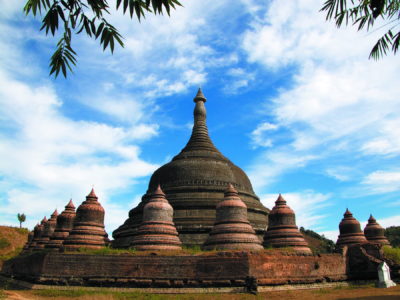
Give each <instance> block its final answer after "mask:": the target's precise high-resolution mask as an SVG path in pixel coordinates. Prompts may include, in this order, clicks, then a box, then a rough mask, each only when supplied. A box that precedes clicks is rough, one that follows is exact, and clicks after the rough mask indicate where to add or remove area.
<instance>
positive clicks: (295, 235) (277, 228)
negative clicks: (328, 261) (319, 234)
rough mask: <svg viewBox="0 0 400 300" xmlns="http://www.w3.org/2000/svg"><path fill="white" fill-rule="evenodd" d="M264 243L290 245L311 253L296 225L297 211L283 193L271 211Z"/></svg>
mask: <svg viewBox="0 0 400 300" xmlns="http://www.w3.org/2000/svg"><path fill="white" fill-rule="evenodd" d="M263 245H264V247H274V248H285V247H290V248H292V249H293V250H295V251H296V252H301V253H307V254H311V249H310V248H309V246H308V244H307V242H306V240H305V239H304V237H303V235H302V234H301V233H300V231H299V229H298V228H297V226H296V216H295V213H294V211H293V210H292V209H291V208H290V207H289V206H288V205H287V204H286V200H285V199H284V198H283V197H282V195H281V194H279V197H278V199H277V200H276V201H275V206H274V207H273V208H272V210H271V211H270V213H269V225H268V229H267V231H266V233H265V236H264V243H263Z"/></svg>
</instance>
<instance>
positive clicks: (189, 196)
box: [113, 89, 269, 247]
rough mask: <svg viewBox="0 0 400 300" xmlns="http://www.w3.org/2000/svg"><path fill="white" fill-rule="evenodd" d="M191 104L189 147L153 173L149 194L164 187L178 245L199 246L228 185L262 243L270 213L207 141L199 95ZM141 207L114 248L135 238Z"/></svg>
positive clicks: (132, 214) (244, 179)
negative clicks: (236, 195)
mask: <svg viewBox="0 0 400 300" xmlns="http://www.w3.org/2000/svg"><path fill="white" fill-rule="evenodd" d="M194 102H195V103H196V104H195V108H194V112H193V116H194V122H193V130H192V134H191V137H190V139H189V141H188V143H187V144H186V146H185V147H184V148H183V149H182V151H181V152H180V153H179V154H178V155H176V156H175V157H174V158H173V159H172V161H170V162H169V163H167V164H165V165H163V166H162V167H160V168H159V169H157V170H156V171H155V172H154V173H153V175H152V176H151V179H150V183H149V186H148V191H154V190H155V189H156V188H157V185H158V184H160V185H161V186H162V187H163V191H164V192H165V194H166V197H167V199H168V201H169V203H170V204H171V205H172V207H173V208H174V223H175V225H176V228H177V230H178V232H179V237H180V239H181V241H182V243H183V244H184V245H187V246H193V245H198V246H202V245H203V244H204V242H205V241H206V239H207V237H208V234H209V232H210V231H211V229H212V227H213V225H214V223H215V216H216V206H217V204H218V202H220V200H221V199H222V198H223V195H224V190H225V188H226V186H227V184H228V183H232V184H233V185H234V186H235V187H236V189H237V190H238V193H239V196H240V198H241V199H242V200H243V202H244V203H245V204H246V206H247V209H248V218H249V222H250V224H251V225H252V226H253V228H254V229H255V231H256V234H257V235H258V236H259V238H262V236H263V234H264V232H265V228H266V226H267V215H268V211H269V210H268V209H267V208H265V207H264V206H263V205H262V204H261V202H260V200H259V198H258V197H257V196H256V195H255V193H254V191H253V187H252V185H251V183H250V180H249V178H248V177H247V175H246V174H245V173H244V172H243V170H242V169H240V168H239V167H237V166H236V165H234V164H233V163H232V162H231V161H230V160H229V159H228V158H226V157H225V156H224V155H222V154H221V152H220V151H219V150H218V149H217V148H216V147H215V146H214V144H213V142H212V141H211V139H210V137H209V134H208V128H207V124H206V115H207V114H206V108H205V102H206V98H205V97H204V95H203V93H202V91H201V90H200V89H199V91H198V93H197V95H196V96H195V98H194ZM144 201H146V198H144ZM144 204H145V203H144ZM144 204H139V205H138V206H137V207H136V208H134V209H133V210H131V211H130V213H129V219H131V220H127V221H126V222H125V223H124V224H123V225H122V226H120V227H119V228H118V229H117V230H115V231H114V232H113V237H114V242H113V246H114V247H126V246H127V244H128V242H129V239H132V238H133V235H134V232H135V230H136V228H137V224H140V222H141V221H142V214H143V207H144ZM133 218H134V219H136V220H132V219H133ZM135 226H136V228H135Z"/></svg>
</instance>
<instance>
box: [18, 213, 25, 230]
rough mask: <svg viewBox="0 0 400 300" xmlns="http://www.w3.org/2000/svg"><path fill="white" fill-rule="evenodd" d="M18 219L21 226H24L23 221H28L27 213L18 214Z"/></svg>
mask: <svg viewBox="0 0 400 300" xmlns="http://www.w3.org/2000/svg"><path fill="white" fill-rule="evenodd" d="M17 218H18V221H19V228H21V227H22V223H24V222H25V221H26V216H25V214H18V215H17Z"/></svg>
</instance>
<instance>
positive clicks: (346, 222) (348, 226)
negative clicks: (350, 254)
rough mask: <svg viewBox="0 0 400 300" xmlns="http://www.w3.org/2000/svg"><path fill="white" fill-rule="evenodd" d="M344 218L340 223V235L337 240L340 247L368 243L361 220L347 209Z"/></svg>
mask: <svg viewBox="0 0 400 300" xmlns="http://www.w3.org/2000/svg"><path fill="white" fill-rule="evenodd" d="M343 216H344V217H343V219H342V221H341V222H340V224H339V233H340V234H339V237H338V240H337V242H336V246H337V247H338V248H342V247H343V246H351V245H357V244H364V243H367V239H366V238H365V235H364V232H362V230H361V226H360V222H358V221H357V220H356V219H355V218H354V217H353V214H352V213H351V212H350V211H349V210H348V209H346V212H345V213H344V215H343Z"/></svg>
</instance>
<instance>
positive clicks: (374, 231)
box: [364, 215, 390, 246]
mask: <svg viewBox="0 0 400 300" xmlns="http://www.w3.org/2000/svg"><path fill="white" fill-rule="evenodd" d="M364 235H365V238H366V239H367V240H368V242H369V243H371V244H378V245H388V246H390V243H389V241H388V239H387V238H386V236H385V229H384V228H383V227H382V226H381V225H379V223H378V222H376V219H375V218H374V217H373V216H372V215H370V217H369V219H368V224H367V225H366V226H365V228H364Z"/></svg>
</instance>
